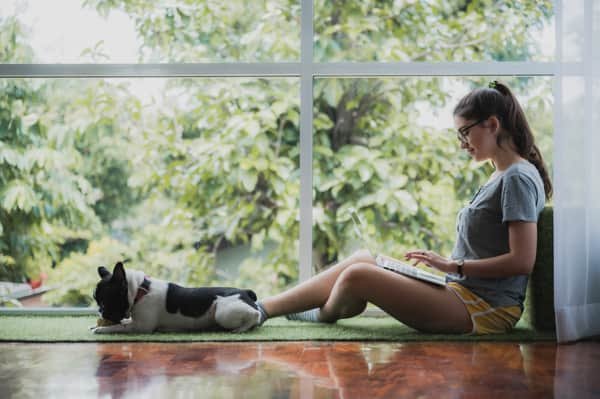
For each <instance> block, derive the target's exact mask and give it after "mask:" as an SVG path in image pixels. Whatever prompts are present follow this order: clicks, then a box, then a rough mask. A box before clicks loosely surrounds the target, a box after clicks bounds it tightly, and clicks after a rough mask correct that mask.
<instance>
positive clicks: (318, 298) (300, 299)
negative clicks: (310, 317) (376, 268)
mask: <svg viewBox="0 0 600 399" xmlns="http://www.w3.org/2000/svg"><path fill="white" fill-rule="evenodd" d="M357 263H360V264H363V265H370V266H373V265H375V259H374V258H373V257H372V256H371V255H370V253H369V251H366V250H361V251H357V252H355V253H354V254H352V255H351V256H350V257H349V258H347V259H345V260H343V261H341V262H340V263H338V264H337V265H334V266H332V267H330V268H329V269H327V270H324V271H323V272H321V273H319V274H317V275H316V276H313V277H311V278H310V279H308V280H307V281H305V282H303V283H300V284H298V285H297V286H295V287H293V288H291V289H289V290H286V291H284V292H282V293H280V294H277V295H275V296H272V297H269V298H266V299H264V300H263V301H261V303H262V306H263V307H264V309H265V311H266V312H267V314H268V315H269V317H276V316H281V315H285V314H290V313H296V312H302V311H305V310H308V309H313V308H320V307H322V306H323V305H324V304H325V303H326V302H327V300H328V298H329V295H330V293H331V290H332V288H333V286H334V285H335V282H336V280H337V278H338V276H339V275H340V274H341V273H342V272H343V271H344V270H346V268H348V267H349V266H352V265H354V264H357Z"/></svg>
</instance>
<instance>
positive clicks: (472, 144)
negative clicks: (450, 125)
mask: <svg viewBox="0 0 600 399" xmlns="http://www.w3.org/2000/svg"><path fill="white" fill-rule="evenodd" d="M454 126H455V127H456V130H457V131H458V132H459V137H462V140H461V142H460V148H462V149H464V150H466V151H467V152H468V153H469V155H470V156H471V158H473V159H474V160H475V161H485V160H488V159H490V158H492V157H493V155H494V153H495V151H496V149H497V147H498V146H497V144H496V135H495V134H494V131H493V129H492V128H491V126H490V120H489V119H487V120H483V121H478V120H470V119H464V118H462V117H460V116H455V117H454Z"/></svg>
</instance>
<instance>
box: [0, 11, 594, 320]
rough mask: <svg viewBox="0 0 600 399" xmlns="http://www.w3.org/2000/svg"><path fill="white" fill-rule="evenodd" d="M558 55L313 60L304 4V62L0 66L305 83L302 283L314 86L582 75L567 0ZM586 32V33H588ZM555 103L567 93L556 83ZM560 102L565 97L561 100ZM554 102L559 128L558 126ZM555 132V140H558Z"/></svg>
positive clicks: (82, 74) (11, 70)
mask: <svg viewBox="0 0 600 399" xmlns="http://www.w3.org/2000/svg"><path fill="white" fill-rule="evenodd" d="M553 3H554V10H555V14H554V15H555V32H554V33H555V40H556V46H555V47H556V50H555V57H554V60H553V61H547V62H544V61H515V62H510V61H502V62H332V63H317V62H314V57H313V38H314V21H313V15H314V12H313V11H314V8H313V1H312V0H301V16H300V18H301V22H300V29H301V30H300V61H299V62H271V63H263V62H256V63H234V62H231V63H189V64H172V63H165V64H0V79H4V78H90V77H94V78H114V77H165V78H172V77H225V78H226V77H294V78H299V79H300V93H299V94H300V209H299V211H300V212H299V215H300V237H299V240H300V241H299V254H298V256H299V264H298V265H299V266H298V267H299V280H300V281H305V280H307V279H308V278H310V277H311V275H312V221H313V218H312V207H313V203H312V185H313V181H312V159H313V148H312V147H313V126H312V122H313V121H312V119H313V84H314V79H316V78H323V77H375V76H387V77H405V76H411V77H430V76H547V77H556V76H557V75H559V74H561V75H563V76H564V75H569V74H576V73H578V72H580V71H581V70H582V68H583V63H582V62H573V63H570V64H564V63H559V62H558V60H560V59H561V58H560V55H561V53H562V43H561V40H560V39H561V35H562V28H561V24H562V17H561V11H562V7H563V5H562V0H554V2H553ZM586 33H587V32H586ZM553 94H554V97H555V99H556V98H557V96H560V95H561V94H562V91H561V88H560V87H559V86H558V85H557V83H556V79H555V83H554V85H553ZM558 98H560V97H558ZM558 103H560V101H557V100H556V101H554V111H555V115H556V116H555V126H557V125H556V122H557V121H558V119H557V118H559V117H560V116H559V115H558V112H556V111H557V105H556V104H558ZM556 137H557V136H556V133H555V139H556ZM95 313H96V309H95V308H67V307H65V308H48V309H46V308H28V309H23V308H0V315H1V314H29V315H31V314H70V315H72V314H95Z"/></svg>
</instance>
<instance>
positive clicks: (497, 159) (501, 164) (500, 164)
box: [492, 146, 524, 172]
mask: <svg viewBox="0 0 600 399" xmlns="http://www.w3.org/2000/svg"><path fill="white" fill-rule="evenodd" d="M523 160H524V159H523V158H522V157H521V156H520V155H519V154H518V153H517V152H516V151H515V150H513V149H512V148H506V147H504V146H501V147H498V151H497V152H496V153H495V154H494V156H493V157H492V162H494V166H495V168H496V171H497V172H503V171H505V170H506V169H508V168H509V167H510V165H512V164H515V163H517V162H521V161H523Z"/></svg>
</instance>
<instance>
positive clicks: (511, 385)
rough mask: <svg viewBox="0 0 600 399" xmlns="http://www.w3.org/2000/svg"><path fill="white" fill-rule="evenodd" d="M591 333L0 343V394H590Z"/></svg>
mask: <svg viewBox="0 0 600 399" xmlns="http://www.w3.org/2000/svg"><path fill="white" fill-rule="evenodd" d="M598 376H600V342H582V343H578V344H573V345H556V344H554V343H534V344H518V343H452V342H431V343H342V342H332V343H318V342H273V343H268V342H264V343H168V344H167V343H105V344H19V343H0V397H1V398H21V397H38V398H39V397H42V398H46V397H60V398H65V397H78V398H84V397H115V398H116V397H152V398H161V397H169V398H176V397H185V398H187V397H190V398H196V397H198V398H200V397H202V398H288V397H290V398H400V397H406V398H416V397H435V398H446V397H451V398H458V397H460V398H465V397H472V398H484V397H485V398H489V397H512V398H529V397H536V398H542V397H552V396H554V397H557V398H563V397H574V398H585V397H598V395H600V379H599V378H598Z"/></svg>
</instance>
